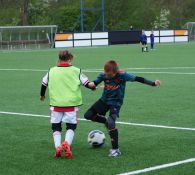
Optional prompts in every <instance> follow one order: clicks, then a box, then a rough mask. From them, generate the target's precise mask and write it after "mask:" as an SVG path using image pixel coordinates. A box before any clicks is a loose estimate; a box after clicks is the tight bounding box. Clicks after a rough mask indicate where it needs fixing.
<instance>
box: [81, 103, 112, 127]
mask: <svg viewBox="0 0 195 175" xmlns="http://www.w3.org/2000/svg"><path fill="white" fill-rule="evenodd" d="M108 110H109V108H108V106H107V105H106V104H105V103H104V102H103V101H102V100H98V101H97V102H96V103H94V104H93V105H92V106H91V107H90V108H89V109H88V110H87V112H86V113H85V114H84V117H85V119H87V120H91V121H94V122H98V123H103V124H105V123H106V121H107V120H106V118H105V115H106V112H107V111H108Z"/></svg>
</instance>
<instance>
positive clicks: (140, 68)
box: [86, 67, 195, 71]
mask: <svg viewBox="0 0 195 175" xmlns="http://www.w3.org/2000/svg"><path fill="white" fill-rule="evenodd" d="M150 69H152V70H164V69H165V70H167V69H168V70H169V69H195V67H127V68H123V69H122V70H150ZM86 70H101V71H103V69H96V68H94V69H86Z"/></svg>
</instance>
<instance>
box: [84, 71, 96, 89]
mask: <svg viewBox="0 0 195 175" xmlns="http://www.w3.org/2000/svg"><path fill="white" fill-rule="evenodd" d="M80 81H81V83H82V85H83V86H85V87H86V88H88V89H91V90H95V89H96V86H95V85H94V84H93V82H90V81H89V79H88V77H87V76H86V75H85V74H83V73H82V72H81V74H80Z"/></svg>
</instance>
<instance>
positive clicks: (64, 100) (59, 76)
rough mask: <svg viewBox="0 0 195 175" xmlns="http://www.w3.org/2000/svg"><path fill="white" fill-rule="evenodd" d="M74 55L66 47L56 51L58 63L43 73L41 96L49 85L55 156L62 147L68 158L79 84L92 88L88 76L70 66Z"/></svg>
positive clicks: (60, 153)
mask: <svg viewBox="0 0 195 175" xmlns="http://www.w3.org/2000/svg"><path fill="white" fill-rule="evenodd" d="M72 61H73V55H72V54H71V53H70V52H69V51H62V52H60V53H59V60H58V65H57V66H55V67H53V68H51V69H50V70H49V72H48V73H47V74H46V75H45V76H44V77H43V80H42V86H41V92H40V100H41V101H44V99H45V92H46V89H47V87H49V98H50V110H51V118H50V121H51V124H52V130H53V139H54V144H55V148H56V152H55V155H54V156H55V157H62V149H63V150H64V151H65V157H66V158H67V159H71V158H72V151H71V148H70V146H71V144H72V141H73V138H74V130H75V129H76V127H77V117H78V114H77V113H78V110H79V106H80V105H82V95H81V85H83V86H85V87H86V88H89V89H94V88H95V86H94V85H91V86H90V84H89V83H90V82H89V80H88V78H87V77H86V76H85V75H84V74H83V73H82V72H81V70H80V69H79V68H77V67H74V66H72ZM62 122H65V123H66V129H67V131H66V134H65V140H64V142H63V143H62V144H61V131H62V126H61V125H62Z"/></svg>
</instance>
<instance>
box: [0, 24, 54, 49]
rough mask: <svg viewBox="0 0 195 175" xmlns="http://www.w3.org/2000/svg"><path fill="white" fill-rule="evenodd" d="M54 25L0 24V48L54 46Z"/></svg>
mask: <svg viewBox="0 0 195 175" xmlns="http://www.w3.org/2000/svg"><path fill="white" fill-rule="evenodd" d="M56 32H57V26H56V25H48V26H0V49H8V50H13V49H41V48H49V47H54V36H55V33H56Z"/></svg>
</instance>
